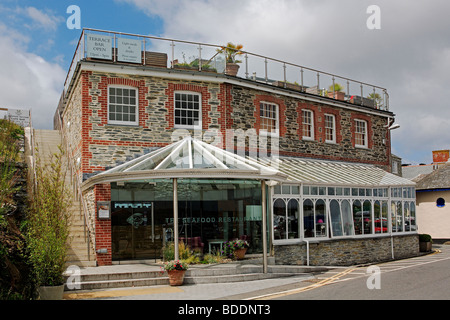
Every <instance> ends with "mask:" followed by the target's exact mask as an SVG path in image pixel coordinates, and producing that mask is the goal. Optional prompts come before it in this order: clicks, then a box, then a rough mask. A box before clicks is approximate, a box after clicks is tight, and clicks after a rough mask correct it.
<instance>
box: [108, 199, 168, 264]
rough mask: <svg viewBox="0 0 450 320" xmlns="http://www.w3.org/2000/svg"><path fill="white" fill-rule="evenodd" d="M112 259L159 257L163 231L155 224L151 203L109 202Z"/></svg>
mask: <svg viewBox="0 0 450 320" xmlns="http://www.w3.org/2000/svg"><path fill="white" fill-rule="evenodd" d="M112 208H113V209H112V252H113V260H136V259H156V258H159V257H160V252H161V247H162V230H161V228H160V227H159V226H157V225H155V223H154V221H155V219H154V205H153V202H142V201H127V202H112Z"/></svg>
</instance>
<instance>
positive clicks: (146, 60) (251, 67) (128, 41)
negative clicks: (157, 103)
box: [63, 28, 389, 111]
mask: <svg viewBox="0 0 450 320" xmlns="http://www.w3.org/2000/svg"><path fill="white" fill-rule="evenodd" d="M233 53H237V54H236V56H235V57H234V60H239V61H238V63H237V65H238V66H239V69H238V70H237V71H236V72H237V73H233V70H232V69H231V68H229V67H230V66H231V65H232V64H231V63H230V62H231V60H233V59H232V58H233V57H231V56H232V55H233ZM230 54H231V55H230ZM82 60H86V61H89V60H90V61H107V62H111V63H116V64H130V65H143V66H150V67H159V68H167V69H175V70H176V69H178V70H191V71H195V72H213V73H217V74H225V75H228V76H235V77H238V78H241V79H247V80H249V81H254V82H258V83H265V84H268V85H273V86H277V87H280V88H283V89H286V90H294V91H298V92H302V93H306V94H311V95H316V96H321V97H324V98H327V99H335V100H340V101H346V102H348V103H353V104H355V105H358V106H364V107H369V108H374V109H379V110H385V111H389V95H388V93H387V90H386V89H385V88H382V87H379V86H375V85H372V84H368V83H365V82H362V81H357V80H352V79H349V78H346V77H342V76H338V75H335V74H332V73H328V72H323V71H319V70H316V69H312V68H308V67H304V66H301V65H297V64H294V63H290V62H286V61H282V60H278V59H273V58H269V57H266V56H262V55H259V54H254V53H250V52H246V51H243V50H242V49H239V50H233V49H231V50H224V46H220V45H213V44H207V43H199V42H191V41H183V40H175V39H167V38H160V37H153V36H145V35H136V34H129V33H123V32H112V31H103V30H97V29H90V28H86V29H83V31H82V33H81V36H80V39H79V41H78V45H77V48H76V51H75V54H74V56H73V59H72V63H71V65H70V68H69V72H68V74H67V78H66V81H65V84H64V92H63V96H64V95H65V93H67V92H68V89H69V87H70V84H71V80H72V77H73V75H74V72H75V70H76V68H77V65H78V62H79V61H82Z"/></svg>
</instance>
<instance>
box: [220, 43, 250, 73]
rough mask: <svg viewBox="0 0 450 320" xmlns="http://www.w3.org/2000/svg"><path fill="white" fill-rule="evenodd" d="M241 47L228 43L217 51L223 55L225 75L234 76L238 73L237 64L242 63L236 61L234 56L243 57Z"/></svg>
mask: <svg viewBox="0 0 450 320" xmlns="http://www.w3.org/2000/svg"><path fill="white" fill-rule="evenodd" d="M242 48H243V46H242V45H241V44H238V45H235V44H233V43H231V42H228V43H227V45H226V46H223V47H221V48H220V49H218V52H219V53H224V54H225V62H226V67H225V73H226V74H227V75H231V76H236V75H237V73H238V71H239V65H238V63H241V62H242V61H239V60H236V56H238V55H243V54H244V53H243V52H242V51H241V49H242Z"/></svg>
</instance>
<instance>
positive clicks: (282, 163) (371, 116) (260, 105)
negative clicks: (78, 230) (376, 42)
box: [54, 29, 418, 265]
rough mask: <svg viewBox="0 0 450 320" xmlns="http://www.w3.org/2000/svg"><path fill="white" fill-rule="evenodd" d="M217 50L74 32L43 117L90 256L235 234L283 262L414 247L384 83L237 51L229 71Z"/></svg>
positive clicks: (330, 260)
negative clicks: (74, 189) (54, 134)
mask: <svg viewBox="0 0 450 320" xmlns="http://www.w3.org/2000/svg"><path fill="white" fill-rule="evenodd" d="M221 49H222V48H221V47H220V46H213V45H209V44H199V43H190V42H186V41H176V40H170V39H160V38H155V37H146V36H138V35H130V34H123V33H114V32H106V31H99V30H93V29H85V30H83V33H82V36H81V38H80V41H79V44H78V47H77V51H76V53H75V56H74V61H73V62H72V65H71V68H70V70H69V73H68V76H67V79H66V83H65V90H64V92H63V95H62V97H61V100H60V104H59V106H58V108H57V110H56V113H55V117H54V123H55V127H56V128H59V129H62V132H63V134H64V137H65V140H66V143H67V148H68V153H69V155H70V157H71V159H72V161H73V167H74V173H73V175H74V181H75V182H76V184H77V186H78V187H79V190H80V195H81V199H82V200H83V203H84V208H85V212H86V217H87V221H88V222H87V229H88V233H89V234H90V235H91V239H92V246H93V249H94V250H95V253H96V260H97V264H98V265H108V264H112V263H116V262H123V261H127V260H135V259H140V260H145V259H157V258H160V255H161V247H162V246H164V245H165V244H166V243H167V242H168V241H174V240H175V241H185V242H186V243H188V244H189V245H190V246H191V247H192V249H195V250H198V251H200V252H203V253H208V252H214V251H215V250H218V249H219V248H220V247H221V246H222V245H223V242H224V241H227V240H231V239H236V238H240V239H245V240H247V241H248V242H249V243H250V248H249V251H248V253H253V254H261V253H262V254H263V256H264V257H265V258H267V255H272V256H274V259H275V262H276V263H283V264H317V265H327V264H340V265H349V264H354V263H365V262H371V261H378V260H388V259H392V258H394V257H395V258H398V257H406V256H412V255H415V254H416V253H417V252H418V239H417V231H416V228H417V226H416V220H415V192H414V183H412V182H411V181H409V180H406V179H403V178H401V177H399V176H396V175H394V174H392V173H391V169H392V165H391V164H392V161H393V159H392V156H391V136H390V130H389V127H390V126H391V125H392V124H393V122H394V118H395V115H394V113H393V112H392V111H390V110H389V99H388V94H387V91H386V90H385V89H384V88H380V87H377V86H373V85H369V84H366V83H363V82H360V81H354V80H351V79H347V78H343V77H339V76H334V75H330V74H328V73H322V72H320V71H317V70H313V69H309V68H306V67H303V66H299V65H295V64H291V63H288V62H281V63H280V61H279V60H274V59H270V58H268V57H261V56H260V55H254V54H251V53H248V52H243V54H241V55H240V58H242V62H241V64H240V69H239V71H238V73H237V75H232V74H230V71H228V70H227V69H226V68H225V65H226V64H225V63H224V62H225V61H226V60H225V58H226V57H225V56H224V54H223V51H221ZM186 54H187V55H193V56H194V57H195V59H192V61H191V63H182V64H180V63H178V64H177V63H176V62H177V61H181V56H182V57H183V58H185V57H186ZM205 61H206V62H205ZM199 62H200V63H199ZM227 63H228V61H227ZM339 81H340V82H341V83H342V84H344V87H346V89H345V92H332V90H331V89H330V88H334V85H335V83H337V82H339ZM327 88H328V89H327ZM264 230H267V232H264Z"/></svg>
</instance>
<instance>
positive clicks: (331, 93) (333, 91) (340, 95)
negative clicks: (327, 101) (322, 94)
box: [327, 83, 345, 101]
mask: <svg viewBox="0 0 450 320" xmlns="http://www.w3.org/2000/svg"><path fill="white" fill-rule="evenodd" d="M343 90H344V87H343V86H341V85H340V84H339V83H335V84H334V86H333V85H331V86H330V87H329V88H328V91H327V95H328V97H329V98H333V99H336V100H340V101H344V100H345V92H344V91H343Z"/></svg>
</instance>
